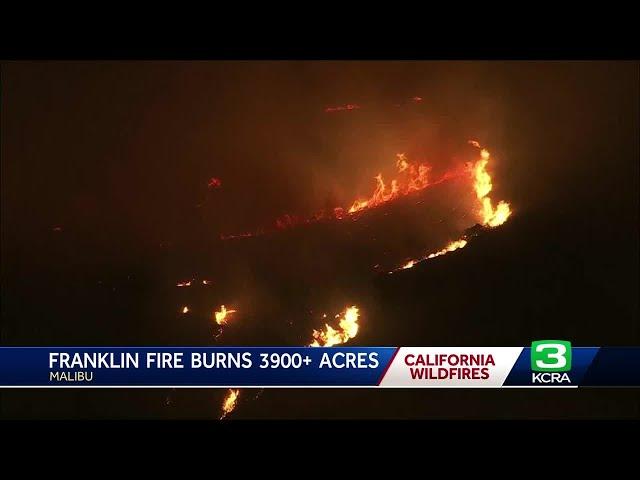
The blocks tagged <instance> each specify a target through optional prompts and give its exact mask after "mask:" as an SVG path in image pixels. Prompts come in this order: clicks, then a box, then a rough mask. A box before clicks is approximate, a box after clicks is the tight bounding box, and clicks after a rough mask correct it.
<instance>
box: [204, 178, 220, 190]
mask: <svg viewBox="0 0 640 480" xmlns="http://www.w3.org/2000/svg"><path fill="white" fill-rule="evenodd" d="M207 186H208V187H209V188H218V187H220V186H222V180H220V179H219V178H216V177H211V178H210V179H209V182H208V183H207Z"/></svg>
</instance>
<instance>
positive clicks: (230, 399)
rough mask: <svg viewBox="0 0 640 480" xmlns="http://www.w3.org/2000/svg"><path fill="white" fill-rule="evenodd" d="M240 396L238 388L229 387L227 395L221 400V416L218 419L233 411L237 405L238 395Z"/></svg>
mask: <svg viewBox="0 0 640 480" xmlns="http://www.w3.org/2000/svg"><path fill="white" fill-rule="evenodd" d="M239 396H240V390H237V389H236V390H234V389H232V388H230V389H229V392H228V393H227V396H226V397H224V400H223V401H222V416H221V417H220V420H222V419H223V418H224V417H226V416H227V415H229V414H230V413H231V412H233V411H234V410H235V408H236V406H237V405H238V397H239Z"/></svg>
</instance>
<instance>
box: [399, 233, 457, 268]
mask: <svg viewBox="0 0 640 480" xmlns="http://www.w3.org/2000/svg"><path fill="white" fill-rule="evenodd" d="M466 246H467V240H466V239H465V238H461V239H459V240H454V241H453V242H450V243H449V244H448V245H447V246H446V247H444V248H443V249H442V250H438V251H437V252H433V253H430V254H429V255H425V256H424V257H420V258H416V259H413V260H409V261H408V262H407V263H405V264H404V265H402V266H401V267H399V268H396V269H395V270H393V271H391V272H389V273H394V272H397V271H398V270H408V269H409V268H413V267H414V266H415V265H416V264H418V263H420V262H422V261H424V260H430V259H432V258H435V257H439V256H441V255H446V254H447V253H449V252H453V251H454V250H459V249H460V248H464V247H466Z"/></svg>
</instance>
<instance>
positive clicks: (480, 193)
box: [469, 140, 511, 227]
mask: <svg viewBox="0 0 640 480" xmlns="http://www.w3.org/2000/svg"><path fill="white" fill-rule="evenodd" d="M469 143H470V144H471V145H473V146H474V147H476V148H480V160H478V161H477V162H476V163H475V164H474V165H473V179H474V184H473V188H474V190H475V192H476V196H477V197H478V200H480V202H481V205H482V209H481V211H480V215H481V216H482V224H483V225H485V226H488V227H497V226H499V225H502V224H503V223H504V222H506V221H507V219H508V218H509V216H510V215H511V207H510V206H509V204H508V203H506V202H504V201H500V202H498V205H497V206H496V207H495V208H494V206H493V202H492V201H491V198H490V197H489V196H488V195H489V193H491V190H492V189H493V184H492V182H491V175H489V172H487V164H488V163H489V158H490V156H491V155H490V153H489V151H488V150H487V149H485V148H482V147H481V146H480V144H479V143H478V142H476V141H474V140H470V141H469Z"/></svg>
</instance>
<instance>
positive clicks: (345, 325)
mask: <svg viewBox="0 0 640 480" xmlns="http://www.w3.org/2000/svg"><path fill="white" fill-rule="evenodd" d="M359 317H360V310H359V309H358V307H356V306H355V305H354V306H351V307H349V308H347V309H346V310H345V311H344V313H343V314H342V316H341V315H336V318H340V321H339V322H338V329H337V330H336V329H335V328H333V327H332V326H331V325H329V324H328V323H327V324H325V326H324V330H314V331H313V338H314V340H313V342H312V343H311V344H310V345H309V346H310V347H332V346H333V345H340V344H342V343H347V342H348V341H349V340H350V339H352V338H353V337H355V336H356V335H357V334H358V328H359V325H358V318H359Z"/></svg>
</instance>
